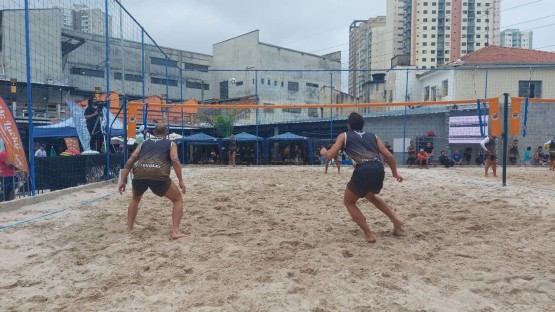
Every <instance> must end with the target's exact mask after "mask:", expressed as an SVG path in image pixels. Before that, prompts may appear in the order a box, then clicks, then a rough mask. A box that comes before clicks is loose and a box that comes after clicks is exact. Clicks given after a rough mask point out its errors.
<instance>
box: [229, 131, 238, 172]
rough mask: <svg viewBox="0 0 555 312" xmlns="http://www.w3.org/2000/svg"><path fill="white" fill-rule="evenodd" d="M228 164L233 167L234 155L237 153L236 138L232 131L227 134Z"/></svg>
mask: <svg viewBox="0 0 555 312" xmlns="http://www.w3.org/2000/svg"><path fill="white" fill-rule="evenodd" d="M228 149H229V155H228V156H229V164H230V165H232V166H233V167H235V155H237V140H236V139H235V136H234V135H233V133H232V134H231V135H230V136H229V146H228Z"/></svg>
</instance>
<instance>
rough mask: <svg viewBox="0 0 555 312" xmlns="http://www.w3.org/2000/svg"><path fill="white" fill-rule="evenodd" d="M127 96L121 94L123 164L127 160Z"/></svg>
mask: <svg viewBox="0 0 555 312" xmlns="http://www.w3.org/2000/svg"><path fill="white" fill-rule="evenodd" d="M127 137H128V134H127V96H125V94H124V95H123V164H122V167H123V166H125V163H126V162H127Z"/></svg>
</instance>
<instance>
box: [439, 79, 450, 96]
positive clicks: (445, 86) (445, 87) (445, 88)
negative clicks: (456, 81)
mask: <svg viewBox="0 0 555 312" xmlns="http://www.w3.org/2000/svg"><path fill="white" fill-rule="evenodd" d="M448 95H449V80H443V81H442V82H441V96H442V97H443V96H448Z"/></svg>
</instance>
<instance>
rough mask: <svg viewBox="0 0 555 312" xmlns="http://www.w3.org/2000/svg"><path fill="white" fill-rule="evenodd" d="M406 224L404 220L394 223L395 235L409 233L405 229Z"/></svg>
mask: <svg viewBox="0 0 555 312" xmlns="http://www.w3.org/2000/svg"><path fill="white" fill-rule="evenodd" d="M404 225H405V224H404V223H403V222H398V223H396V224H394V225H393V235H395V236H405V235H407V234H406V233H405V230H404V229H403V226H404Z"/></svg>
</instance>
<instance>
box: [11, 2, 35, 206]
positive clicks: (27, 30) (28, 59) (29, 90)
mask: <svg viewBox="0 0 555 312" xmlns="http://www.w3.org/2000/svg"><path fill="white" fill-rule="evenodd" d="M30 36H31V29H30V26H29V0H25V61H26V63H27V64H26V66H25V67H26V70H27V110H28V112H29V114H28V115H29V116H28V117H29V173H30V175H31V195H32V196H35V157H34V155H33V149H34V146H33V141H34V138H33V114H32V113H31V112H32V111H33V91H32V84H31V39H30ZM14 113H15V112H14Z"/></svg>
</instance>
